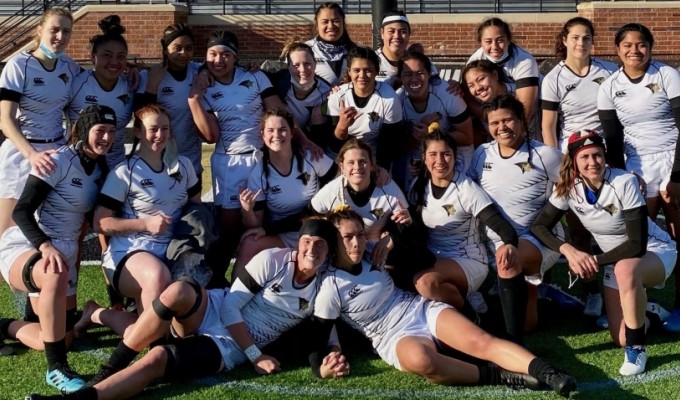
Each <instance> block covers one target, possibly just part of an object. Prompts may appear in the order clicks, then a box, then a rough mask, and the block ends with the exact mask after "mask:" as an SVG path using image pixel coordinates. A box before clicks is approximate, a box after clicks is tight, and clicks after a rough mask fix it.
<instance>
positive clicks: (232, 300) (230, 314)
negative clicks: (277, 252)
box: [220, 251, 277, 326]
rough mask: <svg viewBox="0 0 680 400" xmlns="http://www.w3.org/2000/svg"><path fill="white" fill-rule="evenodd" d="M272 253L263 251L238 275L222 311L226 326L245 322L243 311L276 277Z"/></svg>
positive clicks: (221, 315) (221, 317)
mask: <svg viewBox="0 0 680 400" xmlns="http://www.w3.org/2000/svg"><path fill="white" fill-rule="evenodd" d="M270 255H271V252H269V251H263V252H260V253H258V254H257V255H256V256H255V257H253V258H252V259H251V260H250V261H249V262H248V264H246V266H245V267H244V268H243V269H242V272H241V273H239V274H238V276H237V277H236V280H235V281H234V284H233V285H232V286H231V289H230V290H229V294H228V295H227V297H226V300H225V305H224V307H222V309H221V310H220V319H221V320H222V323H223V324H224V325H225V326H229V325H234V324H237V323H239V322H244V319H243V315H242V314H241V309H242V308H243V306H245V305H246V304H247V303H248V302H249V301H250V300H251V299H252V298H253V297H255V295H256V294H257V293H258V292H259V291H261V290H262V289H263V288H264V287H265V286H266V284H267V281H269V280H270V279H272V277H274V276H275V275H276V272H277V268H276V265H275V263H272V262H271V259H270Z"/></svg>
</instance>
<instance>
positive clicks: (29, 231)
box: [12, 175, 52, 249]
mask: <svg viewBox="0 0 680 400" xmlns="http://www.w3.org/2000/svg"><path fill="white" fill-rule="evenodd" d="M51 190H52V186H50V185H49V184H48V183H47V182H45V181H43V180H42V179H40V178H38V177H36V176H33V175H29V176H28V180H27V181H26V186H25V187H24V191H23V192H22V193H21V197H20V198H19V200H18V201H17V204H16V206H15V207H14V211H13V212H12V219H13V220H14V222H15V223H16V224H17V226H18V227H19V229H21V232H22V233H23V234H24V236H26V239H28V241H29V242H31V244H32V245H33V247H35V248H36V249H37V248H39V247H40V245H41V244H43V243H44V242H47V241H49V240H50V237H49V236H47V235H46V234H45V232H43V230H42V229H40V225H38V221H37V220H36V219H35V211H36V210H37V209H38V207H40V204H42V202H43V201H44V200H45V198H46V197H47V194H48V193H49V192H50V191H51Z"/></svg>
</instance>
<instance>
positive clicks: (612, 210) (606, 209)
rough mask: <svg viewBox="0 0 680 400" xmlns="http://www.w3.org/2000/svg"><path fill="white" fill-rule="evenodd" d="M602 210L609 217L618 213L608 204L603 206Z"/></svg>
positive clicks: (613, 206) (615, 208) (614, 207)
mask: <svg viewBox="0 0 680 400" xmlns="http://www.w3.org/2000/svg"><path fill="white" fill-rule="evenodd" d="M602 209H603V210H605V211H606V212H608V213H609V215H614V214H616V213H617V212H618V211H619V209H618V208H617V207H616V206H615V205H613V204H610V205H608V206H604V207H602Z"/></svg>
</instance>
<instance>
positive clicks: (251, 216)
mask: <svg viewBox="0 0 680 400" xmlns="http://www.w3.org/2000/svg"><path fill="white" fill-rule="evenodd" d="M294 124H295V121H294V120H293V116H292V115H291V114H290V113H289V112H288V111H285V110H270V111H267V112H266V113H265V114H264V115H263V116H262V128H261V135H262V139H263V141H264V147H263V149H262V153H263V154H262V161H261V162H260V163H258V164H257V165H256V166H255V169H254V170H253V172H252V173H251V175H250V178H249V179H248V186H247V187H246V189H245V190H243V191H242V192H241V194H240V196H239V199H240V200H241V214H242V218H243V220H242V221H243V225H244V226H245V227H246V228H247V229H249V230H248V231H247V233H246V234H245V235H244V237H243V238H241V244H240V245H239V251H238V256H237V258H236V263H235V264H234V272H233V273H232V276H237V275H238V272H239V271H240V270H241V269H242V268H243V266H244V265H245V264H246V263H247V262H248V261H249V260H250V259H251V258H253V256H255V254H257V253H259V252H260V251H262V250H264V249H268V248H272V247H290V248H295V247H296V246H297V239H298V230H299V229H300V224H301V223H302V218H303V217H304V216H305V214H306V211H307V210H308V208H309V207H308V206H309V202H310V201H311V199H312V197H313V196H314V195H315V194H316V193H317V192H318V191H319V190H320V189H321V187H323V186H324V185H325V184H326V183H328V182H329V181H331V180H332V179H333V178H335V176H336V175H337V172H338V166H337V164H335V163H334V162H333V160H331V159H330V158H328V157H327V156H326V155H323V156H322V157H321V158H319V159H317V160H314V159H313V158H312V155H311V153H310V152H308V151H303V150H302V149H300V146H299V145H298V144H297V141H296V140H295V139H293V135H292V132H293V128H292V127H293V126H294Z"/></svg>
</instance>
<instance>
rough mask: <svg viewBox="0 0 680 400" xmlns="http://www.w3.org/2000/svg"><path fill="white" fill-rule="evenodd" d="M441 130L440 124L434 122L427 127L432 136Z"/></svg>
mask: <svg viewBox="0 0 680 400" xmlns="http://www.w3.org/2000/svg"><path fill="white" fill-rule="evenodd" d="M438 130H439V122H433V123H431V124H430V125H429V126H428V127H427V133H429V134H430V135H432V134H433V133H435V132H437V131H438Z"/></svg>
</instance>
